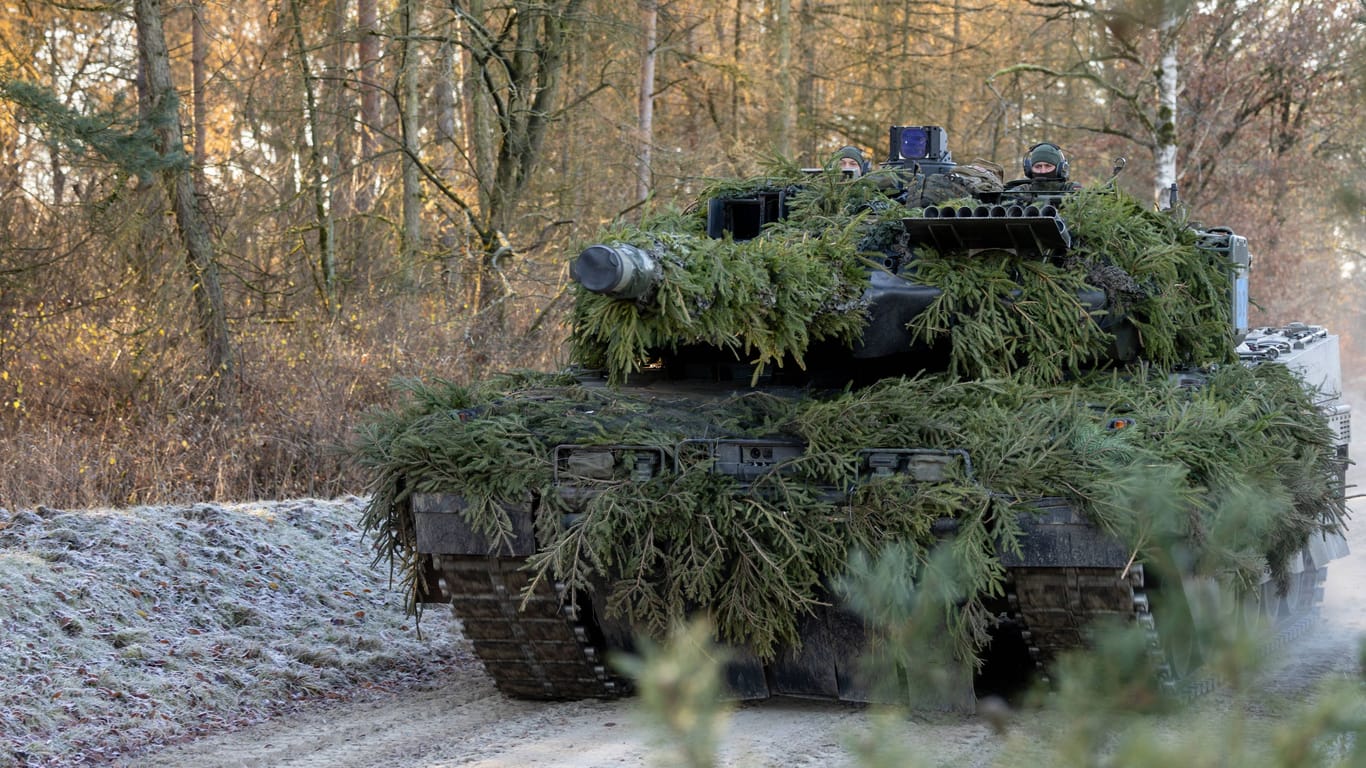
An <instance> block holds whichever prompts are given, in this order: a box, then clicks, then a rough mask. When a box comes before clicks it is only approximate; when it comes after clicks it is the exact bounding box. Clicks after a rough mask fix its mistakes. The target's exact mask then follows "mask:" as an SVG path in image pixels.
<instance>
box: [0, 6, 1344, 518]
mask: <svg viewBox="0 0 1366 768" xmlns="http://www.w3.org/2000/svg"><path fill="white" fill-rule="evenodd" d="M1364 46H1366V6H1363V4H1362V3H1361V0H1358V2H1354V3H1349V2H1342V0H1261V1H1259V2H1248V1H1247V0H1204V1H1202V2H1182V0H1127V1H1126V0H1112V1H1107V2H1100V3H1097V2H1091V0H1077V1H1076V2H1068V1H1065V0H1002V1H1001V2H975V1H974V0H943V1H929V0H902V1H901V2H875V1H871V0H849V1H847V2H840V1H837V0H638V2H634V3H622V2H606V1H605V0H509V1H507V2H497V1H495V0H452V1H451V2H449V3H438V2H432V1H431V0H316V1H305V0H269V1H265V2H263V1H261V0H236V1H235V2H212V1H209V0H187V2H182V3H177V4H164V5H163V3H162V2H161V0H132V2H113V3H100V2H94V3H82V4H67V3H60V2H45V1H44V0H6V2H5V3H4V5H3V6H0V404H2V405H3V408H0V438H3V439H0V506H7V507H10V508H17V507H22V506H25V505H34V504H39V503H41V504H46V505H49V506H57V507H76V506H105V505H112V506H127V505H135V504H143V503H171V502H184V501H202V500H235V499H259V498H291V497H298V496H320V497H331V496H335V495H338V494H342V493H348V492H349V493H356V492H362V491H363V490H364V485H365V481H366V478H365V477H363V476H361V475H359V474H358V471H357V469H356V468H355V467H353V466H351V465H350V464H349V463H348V462H347V461H346V452H345V450H343V446H344V444H345V443H346V441H347V439H348V437H349V434H350V430H351V428H352V427H353V426H354V424H355V423H356V422H357V420H358V418H359V416H360V414H361V413H362V412H363V411H365V410H366V409H367V408H370V407H374V406H387V405H389V404H391V403H392V401H393V399H394V397H395V395H394V393H393V390H392V388H391V387H392V384H393V382H394V381H395V380H397V379H400V378H402V377H423V378H433V377H443V378H446V379H450V380H454V381H468V380H472V379H475V378H478V377H481V376H484V375H486V374H488V373H491V372H493V371H497V370H505V369H509V368H514V367H534V368H543V369H551V368H557V367H560V366H562V365H564V364H565V363H566V362H567V360H566V357H565V350H564V346H563V342H564V338H565V336H566V329H565V327H564V321H565V318H566V315H567V311H566V310H567V309H568V304H569V301H570V296H571V294H570V293H569V292H568V274H567V266H568V263H569V259H570V258H571V257H572V256H573V255H574V254H576V253H577V252H578V249H579V248H580V247H582V246H583V245H585V244H587V243H588V242H591V240H592V237H593V235H594V233H595V232H597V231H598V230H599V229H600V228H601V227H602V226H603V225H605V224H607V223H609V222H611V221H613V220H616V219H621V218H626V219H634V218H638V217H639V216H641V215H643V214H644V213H647V212H649V211H652V210H658V209H660V208H662V207H664V206H669V205H677V206H683V205H687V204H688V203H690V202H691V201H692V199H693V196H694V195H696V194H697V193H698V192H699V191H700V189H701V188H702V187H703V186H704V185H705V184H706V182H707V180H708V179H710V178H714V177H721V176H737V175H739V176H744V175H750V174H755V173H758V172H760V171H761V170H762V168H763V167H764V166H765V163H767V162H771V161H772V160H773V159H774V158H778V157H782V158H787V159H790V160H793V161H795V162H797V163H799V164H802V165H808V166H810V165H820V164H822V163H824V162H825V161H826V159H827V158H828V157H829V156H830V154H831V153H832V152H833V151H834V150H835V149H837V148H838V147H840V146H841V145H844V144H854V145H857V146H860V147H862V148H864V150H865V151H866V152H868V153H869V154H870V155H872V156H873V157H874V158H875V159H881V158H884V157H885V156H886V153H887V128H888V126H890V125H906V124H909V125H918V124H938V125H943V126H945V127H946V129H947V132H948V137H949V143H950V148H951V149H952V151H953V154H954V158H955V159H956V160H957V161H959V162H974V161H979V160H980V161H986V162H991V163H996V164H998V165H999V166H1001V167H1002V168H1003V169H1004V172H1005V175H1006V177H1007V178H1013V177H1016V176H1019V175H1021V168H1020V164H1021V156H1022V155H1023V154H1024V152H1025V149H1026V148H1027V147H1028V146H1030V145H1031V144H1033V143H1035V142H1038V141H1041V140H1051V141H1055V142H1057V143H1059V144H1061V145H1062V146H1063V147H1064V148H1065V149H1066V151H1067V153H1068V156H1069V158H1070V160H1071V167H1072V176H1073V178H1074V179H1075V180H1078V181H1081V182H1082V183H1084V184H1090V183H1101V182H1104V181H1105V180H1107V179H1108V178H1110V176H1111V175H1112V173H1113V171H1112V166H1113V163H1114V160H1115V158H1117V157H1125V158H1127V159H1128V168H1127V169H1126V170H1125V171H1124V173H1123V174H1122V175H1121V176H1120V177H1119V183H1120V184H1121V185H1122V186H1123V187H1125V188H1126V189H1127V190H1128V191H1129V192H1131V193H1132V194H1134V195H1136V196H1138V197H1140V198H1142V199H1152V200H1153V201H1154V204H1158V203H1161V204H1164V205H1165V204H1166V203H1167V202H1168V200H1167V197H1168V195H1169V191H1168V190H1169V189H1170V185H1171V184H1172V183H1173V182H1175V183H1176V184H1177V185H1178V186H1177V189H1178V190H1179V197H1178V205H1181V206H1189V208H1190V210H1191V211H1192V215H1193V216H1194V218H1195V219H1196V220H1198V221H1200V222H1203V223H1206V224H1211V225H1222V226H1228V227H1230V228H1232V229H1234V230H1235V231H1237V232H1238V233H1240V234H1243V235H1246V236H1247V237H1248V238H1249V240H1250V242H1251V244H1252V248H1253V252H1254V263H1253V272H1252V296H1253V299H1254V301H1255V302H1257V307H1256V309H1255V311H1254V313H1253V317H1252V322H1253V324H1254V325H1270V324H1278V323H1282V322H1287V321H1293V320H1304V321H1309V322H1313V323H1318V324H1324V325H1327V326H1329V327H1330V328H1331V329H1332V330H1333V331H1334V332H1336V333H1339V334H1341V336H1342V340H1343V348H1344V364H1345V366H1346V369H1347V371H1346V372H1347V374H1348V378H1349V380H1353V379H1355V378H1356V377H1359V376H1360V375H1361V374H1362V372H1363V366H1366V357H1363V352H1366V331H1363V330H1362V319H1363V318H1362V314H1363V305H1364V304H1366V302H1363V299H1364V298H1366V252H1363V242H1366V206H1364V204H1363V201H1366V180H1363V178H1362V175H1361V172H1360V171H1361V169H1362V168H1363V167H1366V162H1364V161H1366V110H1363V106H1364V105H1366V90H1364V88H1366V47H1364Z"/></svg>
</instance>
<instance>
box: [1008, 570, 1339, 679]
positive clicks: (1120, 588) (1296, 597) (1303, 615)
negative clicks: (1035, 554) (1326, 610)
mask: <svg viewBox="0 0 1366 768" xmlns="http://www.w3.org/2000/svg"><path fill="white" fill-rule="evenodd" d="M1292 578H1293V581H1292V591H1291V593H1290V594H1289V595H1287V596H1286V597H1285V598H1284V599H1281V598H1279V597H1277V595H1276V594H1275V587H1274V585H1270V584H1268V585H1264V587H1263V589H1264V593H1263V604H1264V605H1267V606H1274V608H1272V609H1271V610H1272V613H1273V615H1269V616H1268V618H1269V620H1270V621H1271V622H1272V623H1273V626H1274V627H1275V634H1273V635H1272V637H1271V638H1270V639H1269V640H1268V642H1267V643H1266V645H1265V646H1264V647H1263V648H1262V653H1274V652H1277V651H1279V650H1282V649H1283V648H1285V647H1286V646H1287V645H1288V644H1289V643H1290V642H1292V641H1293V640H1294V639H1295V638H1297V637H1298V636H1300V635H1301V634H1303V633H1304V632H1305V631H1306V630H1307V629H1308V628H1309V627H1310V626H1311V625H1312V624H1313V622H1314V620H1315V619H1316V618H1317V616H1318V612H1319V607H1320V605H1321V604H1322V602H1323V583H1324V581H1325V579H1326V578H1327V570H1326V569H1325V568H1322V567H1318V568H1313V569H1310V570H1307V571H1304V572H1302V573H1300V574H1295V575H1294V576H1293V577H1292ZM1007 597H1008V600H1009V604H1010V608H1011V614H1012V615H1011V616H1010V618H1011V619H1013V620H1014V621H1017V622H1019V624H1020V625H1021V626H1022V628H1023V629H1022V635H1023V637H1024V639H1025V643H1026V645H1027V647H1028V649H1029V655H1030V657H1031V659H1032V660H1033V661H1034V664H1035V667H1036V671H1037V672H1038V674H1039V675H1040V676H1041V677H1043V678H1045V679H1046V678H1047V667H1048V664H1049V663H1050V662H1051V661H1052V660H1053V659H1055V658H1057V657H1058V655H1059V654H1061V653H1063V652H1064V651H1067V650H1071V649H1074V648H1081V647H1085V646H1087V645H1088V644H1089V643H1087V641H1086V637H1085V632H1086V627H1087V625H1088V624H1090V623H1092V622H1095V621H1098V620H1102V619H1105V618H1111V619H1117V620H1120V621H1134V622H1137V623H1138V624H1139V625H1140V626H1142V627H1143V628H1144V630H1145V633H1146V635H1147V637H1148V644H1149V647H1150V653H1151V654H1152V656H1153V660H1154V663H1155V665H1156V667H1157V669H1158V670H1159V672H1160V674H1161V676H1162V682H1163V685H1164V686H1166V687H1167V688H1168V689H1169V690H1172V691H1173V692H1174V693H1177V694H1179V695H1181V696H1184V697H1188V698H1189V697H1194V696H1200V695H1203V694H1205V693H1207V692H1209V691H1210V690H1212V689H1213V688H1215V687H1217V686H1218V684H1219V681H1218V680H1217V679H1215V678H1214V677H1212V676H1211V675H1210V674H1209V673H1208V672H1200V671H1197V673H1196V674H1194V675H1192V676H1190V677H1184V676H1183V674H1182V671H1181V670H1174V669H1173V667H1172V666H1171V664H1169V663H1168V661H1167V658H1166V656H1165V653H1164V651H1163V646H1162V642H1161V638H1160V635H1159V631H1158V628H1157V625H1156V622H1155V621H1154V619H1153V615H1152V612H1151V610H1150V603H1149V596H1148V594H1147V592H1146V591H1145V590H1144V578H1143V566H1142V564H1137V563H1136V564H1133V565H1132V566H1130V567H1129V568H1128V569H1127V570H1124V569H1117V568H1020V569H1011V572H1010V575H1009V579H1008V581H1007ZM1287 603H1293V604H1287ZM1264 610H1265V609H1264Z"/></svg>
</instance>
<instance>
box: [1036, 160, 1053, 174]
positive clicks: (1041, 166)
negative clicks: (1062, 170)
mask: <svg viewBox="0 0 1366 768" xmlns="http://www.w3.org/2000/svg"><path fill="white" fill-rule="evenodd" d="M1030 169H1031V170H1033V171H1034V175H1036V176H1047V175H1048V174H1050V173H1052V172H1054V171H1056V170H1058V166H1056V165H1054V164H1052V163H1048V162H1044V161H1043V160H1040V161H1039V162H1037V163H1035V164H1034V165H1032V166H1030Z"/></svg>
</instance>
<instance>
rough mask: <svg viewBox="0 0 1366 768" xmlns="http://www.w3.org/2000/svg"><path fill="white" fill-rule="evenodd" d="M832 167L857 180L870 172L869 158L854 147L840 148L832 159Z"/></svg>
mask: <svg viewBox="0 0 1366 768" xmlns="http://www.w3.org/2000/svg"><path fill="white" fill-rule="evenodd" d="M831 165H832V166H833V167H834V169H835V170H838V171H842V172H844V173H848V174H851V175H852V176H853V177H854V178H856V179H857V178H858V177H860V176H862V175H863V174H865V173H867V172H868V158H866V157H864V156H863V150H861V149H859V148H858V147H854V146H843V147H840V148H839V150H838V151H837V152H835V155H834V157H832V158H831Z"/></svg>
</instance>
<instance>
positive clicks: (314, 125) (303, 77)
mask: <svg viewBox="0 0 1366 768" xmlns="http://www.w3.org/2000/svg"><path fill="white" fill-rule="evenodd" d="M299 2H300V0H289V13H290V22H291V23H290V39H291V40H292V41H293V43H294V61H295V66H296V67H298V70H299V80H300V82H301V83H302V84H303V89H304V90H303V92H304V124H305V126H306V128H307V131H308V178H309V181H308V186H309V189H310V190H311V191H312V196H313V216H314V223H313V226H314V227H315V228H316V231H317V233H318V294H319V296H320V297H321V299H322V304H323V307H324V308H325V309H326V311H327V312H328V313H329V314H335V313H336V312H337V311H338V309H339V307H338V304H337V255H336V234H335V232H336V230H335V227H334V226H333V222H332V213H331V209H330V208H329V206H328V198H329V196H330V193H329V192H328V189H327V182H328V179H327V176H326V170H327V165H328V163H327V159H326V158H325V157H323V147H322V143H323V132H322V121H321V118H320V117H319V116H318V97H317V89H316V87H315V85H314V79H315V78H314V76H313V67H312V66H311V65H310V64H309V57H308V52H309V46H308V44H307V43H306V42H305V41H304V25H303V21H302V20H301V19H300V17H299Z"/></svg>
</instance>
